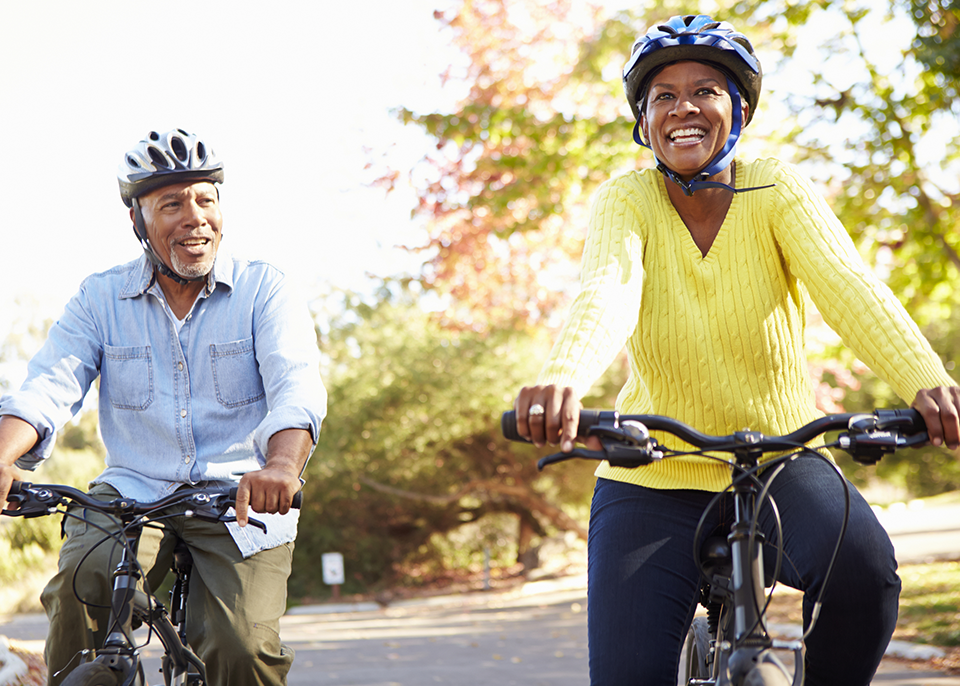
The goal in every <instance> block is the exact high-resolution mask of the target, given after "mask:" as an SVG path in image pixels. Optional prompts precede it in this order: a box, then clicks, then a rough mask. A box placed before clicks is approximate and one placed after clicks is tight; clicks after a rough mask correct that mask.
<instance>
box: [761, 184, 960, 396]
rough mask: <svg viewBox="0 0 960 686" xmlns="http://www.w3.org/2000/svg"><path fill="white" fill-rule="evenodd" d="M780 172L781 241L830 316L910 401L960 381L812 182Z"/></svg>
mask: <svg viewBox="0 0 960 686" xmlns="http://www.w3.org/2000/svg"><path fill="white" fill-rule="evenodd" d="M778 176H779V178H778V179H777V201H776V205H775V208H774V212H775V217H774V223H775V226H776V231H777V232H778V233H777V240H778V242H779V244H780V246H781V249H782V250H783V252H784V259H785V260H786V262H787V266H788V268H789V269H790V271H791V272H792V273H793V274H794V275H795V276H797V278H799V279H800V280H801V281H803V283H804V284H805V285H806V287H807V289H808V291H809V292H810V296H811V298H812V299H813V302H814V304H815V305H816V306H817V309H818V310H819V311H820V313H821V314H822V315H823V318H824V321H825V322H826V323H827V324H828V325H829V326H830V328H832V329H833V330H834V331H835V332H836V333H837V334H838V335H839V336H840V338H841V339H842V340H843V342H844V344H845V345H846V346H847V347H849V348H850V349H851V350H853V352H854V353H855V354H856V355H857V356H858V357H859V358H860V359H861V360H862V361H863V362H864V363H865V364H866V365H867V366H868V367H870V369H871V370H873V372H874V373H875V374H877V376H879V377H880V378H881V379H883V380H884V381H886V382H887V383H888V384H890V386H891V387H892V388H893V390H894V392H896V394H897V395H898V396H900V398H901V399H902V400H903V401H904V402H906V403H908V404H909V403H911V402H913V400H914V398H915V397H916V394H917V392H918V391H920V390H922V389H924V388H934V387H936V386H955V385H956V384H955V382H954V381H953V380H952V379H951V378H950V376H949V375H948V374H947V372H946V370H945V369H944V367H943V363H942V362H941V360H940V358H939V356H938V355H937V354H936V353H935V352H934V351H933V349H932V348H931V347H930V344H929V342H928V341H927V340H926V338H924V336H923V334H922V333H921V332H920V329H919V328H918V327H917V325H916V323H914V321H913V319H911V317H910V315H909V314H907V311H906V310H905V309H904V307H903V305H902V304H901V303H900V301H899V300H898V299H897V298H896V296H895V295H894V294H893V292H892V291H891V290H890V288H889V287H887V286H886V284H884V283H883V282H881V281H880V279H879V278H878V277H877V276H876V275H875V274H874V273H873V272H872V271H871V270H870V268H869V267H868V266H867V265H866V264H865V263H864V261H863V259H862V258H861V257H860V254H859V253H858V252H857V249H856V247H855V246H854V244H853V241H852V240H851V239H850V236H849V235H848V234H847V232H846V230H845V229H844V227H843V225H842V224H841V223H840V220H839V219H837V217H836V215H835V214H834V213H833V211H832V210H831V209H830V207H829V206H828V205H827V202H826V200H825V199H824V198H823V196H822V195H820V193H819V192H817V190H816V189H815V188H814V187H813V184H812V183H811V182H810V181H809V180H808V179H806V178H805V177H803V176H802V175H801V174H799V173H798V172H797V171H796V170H795V169H794V168H793V167H791V166H789V165H783V166H782V167H781V168H780V170H779V173H778Z"/></svg>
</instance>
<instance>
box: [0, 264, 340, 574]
mask: <svg viewBox="0 0 960 686" xmlns="http://www.w3.org/2000/svg"><path fill="white" fill-rule="evenodd" d="M319 368H320V351H319V349H318V347H317V339H316V333H315V330H314V327H313V322H312V319H311V318H310V316H309V312H308V310H307V307H306V304H305V303H304V302H303V301H301V299H300V298H298V297H296V296H295V294H294V293H293V292H292V289H291V288H290V287H289V286H288V285H287V284H286V282H285V280H284V276H283V274H282V273H281V272H280V271H278V270H277V269H275V268H274V267H272V266H270V265H269V264H266V263H265V262H244V261H237V260H234V259H232V258H231V257H229V256H227V255H225V254H223V253H221V254H220V255H219V256H218V257H217V260H216V263H215V265H214V269H213V271H212V272H211V274H210V277H209V278H208V281H207V284H206V288H205V289H204V291H203V292H202V293H201V295H200V296H199V297H198V298H197V300H196V302H195V303H194V305H193V308H192V310H191V311H190V313H189V314H188V315H187V316H186V318H185V319H184V320H183V322H182V325H181V324H179V323H178V322H177V320H176V318H175V317H174V315H173V312H172V311H171V310H170V308H169V306H168V305H167V303H166V300H165V298H164V295H163V292H162V290H161V289H160V286H159V284H157V282H156V280H155V278H154V274H153V268H152V267H151V266H150V264H149V263H148V262H147V260H146V258H145V257H141V258H140V259H138V260H135V261H133V262H130V263H128V264H125V265H122V266H119V267H115V268H113V269H111V270H109V271H106V272H103V273H100V274H95V275H93V276H90V277H88V278H87V279H86V280H84V282H83V283H82V284H81V286H80V291H79V292H78V293H77V294H76V295H75V296H74V297H73V299H71V300H70V302H69V303H68V304H67V306H66V309H65V311H64V313H63V315H62V317H61V318H60V320H59V321H57V323H56V324H54V326H53V327H52V329H51V330H50V334H49V336H48V339H47V341H46V343H45V344H44V346H43V348H41V350H40V352H38V353H37V355H36V356H35V357H34V358H33V359H32V360H31V361H30V365H29V367H28V375H27V379H26V381H24V383H23V385H22V386H21V388H20V390H19V391H17V392H14V393H11V394H8V395H6V396H4V397H3V398H0V414H10V415H15V416H17V417H19V418H21V419H23V420H25V421H26V422H28V423H29V424H31V425H32V426H33V427H34V428H35V429H36V430H37V432H38V434H39V435H40V440H39V441H38V442H37V444H36V445H35V446H34V447H33V449H31V451H30V452H29V453H28V454H27V455H25V456H23V457H22V458H20V460H19V461H18V462H17V465H18V466H19V467H21V468H25V469H35V468H36V466H37V464H39V462H40V461H41V460H43V459H45V458H47V457H49V455H50V453H51V451H52V450H53V445H54V440H55V437H56V431H57V429H59V428H60V427H61V426H63V424H64V423H66V422H67V421H68V420H69V419H70V418H71V417H72V416H73V415H74V414H76V412H77V411H78V410H79V409H80V406H81V404H82V401H83V398H84V396H85V395H86V394H87V391H88V390H89V389H90V386H91V384H93V383H94V381H95V380H96V379H97V378H98V377H99V379H100V388H99V419H100V433H101V435H102V437H103V442H104V444H105V446H106V448H107V458H106V469H105V470H104V472H103V473H102V474H100V476H98V477H97V478H96V479H95V480H94V481H93V483H108V484H110V485H112V486H113V487H114V488H116V489H117V490H118V491H119V492H120V493H122V494H123V495H124V496H126V497H129V498H134V499H137V500H156V499H158V498H161V497H163V496H165V495H168V494H169V493H171V492H173V491H174V490H176V489H177V488H180V487H182V486H183V485H185V484H188V485H199V484H203V485H206V484H207V483H210V482H213V483H223V484H235V483H237V482H239V480H240V477H241V476H242V475H243V474H245V473H247V472H250V471H253V470H257V469H259V468H260V467H261V466H262V465H263V464H264V463H265V459H264V456H265V455H266V453H267V441H268V440H269V439H270V437H271V436H272V435H273V434H275V433H276V432H278V431H280V430H282V429H289V428H299V429H307V430H309V431H310V433H311V435H312V436H313V441H314V444H316V441H317V437H318V436H319V434H320V424H321V422H322V420H323V417H324V415H325V414H326V391H325V389H324V387H323V383H322V381H321V379H320V371H319ZM254 516H255V517H256V518H257V519H260V520H262V521H264V522H265V523H266V524H267V534H266V535H264V534H263V532H262V531H261V530H260V529H259V528H256V527H252V526H247V527H245V528H241V527H239V526H237V525H236V524H228V525H227V526H228V528H229V530H230V533H231V535H232V536H233V538H234V540H235V541H236V542H237V545H238V547H239V548H240V550H241V552H242V553H243V555H244V556H245V557H248V556H250V555H252V554H254V553H255V552H257V551H259V550H265V549H268V548H272V547H275V546H277V545H280V544H282V543H287V542H290V541H292V540H293V539H294V538H295V537H296V530H297V519H298V513H297V511H296V510H292V511H291V513H290V514H288V515H284V516H281V515H254Z"/></svg>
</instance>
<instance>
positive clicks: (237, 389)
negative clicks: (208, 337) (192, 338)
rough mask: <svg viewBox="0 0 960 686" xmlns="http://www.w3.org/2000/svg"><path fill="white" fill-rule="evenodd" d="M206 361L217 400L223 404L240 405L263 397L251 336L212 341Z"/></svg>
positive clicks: (257, 400) (263, 392)
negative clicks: (209, 368)
mask: <svg viewBox="0 0 960 686" xmlns="http://www.w3.org/2000/svg"><path fill="white" fill-rule="evenodd" d="M210 360H211V363H212V364H213V385H214V387H215V388H216V391H217V401H218V402H219V403H220V404H221V405H223V406H224V407H242V406H243V405H249V404H251V403H255V402H259V401H260V400H263V399H264V398H265V397H266V395H267V394H266V392H265V391H264V390H263V380H262V379H261V378H260V367H259V366H258V365H257V357H256V355H255V354H254V351H253V338H252V337H251V338H244V339H243V340H240V341H232V342H230V343H214V344H212V345H211V346H210Z"/></svg>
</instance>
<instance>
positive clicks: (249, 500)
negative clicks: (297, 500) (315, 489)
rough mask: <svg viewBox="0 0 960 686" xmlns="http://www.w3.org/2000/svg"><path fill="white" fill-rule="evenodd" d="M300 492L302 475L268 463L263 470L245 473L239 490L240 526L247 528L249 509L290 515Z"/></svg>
mask: <svg viewBox="0 0 960 686" xmlns="http://www.w3.org/2000/svg"><path fill="white" fill-rule="evenodd" d="M299 490H300V472H297V473H296V474H292V473H291V472H289V471H287V470H284V469H280V468H271V467H270V465H269V464H268V465H267V466H265V467H264V468H263V469H261V470H260V471H257V472H249V473H247V474H244V475H243V478H242V479H240V486H239V487H238V488H237V507H236V510H237V523H238V524H239V525H240V526H246V525H247V521H248V519H249V517H248V515H247V510H248V508H249V509H252V510H253V511H254V512H261V513H270V514H272V513H275V512H279V513H280V514H286V513H287V512H289V511H290V504H291V503H292V502H293V496H295V495H296V494H297V491H299Z"/></svg>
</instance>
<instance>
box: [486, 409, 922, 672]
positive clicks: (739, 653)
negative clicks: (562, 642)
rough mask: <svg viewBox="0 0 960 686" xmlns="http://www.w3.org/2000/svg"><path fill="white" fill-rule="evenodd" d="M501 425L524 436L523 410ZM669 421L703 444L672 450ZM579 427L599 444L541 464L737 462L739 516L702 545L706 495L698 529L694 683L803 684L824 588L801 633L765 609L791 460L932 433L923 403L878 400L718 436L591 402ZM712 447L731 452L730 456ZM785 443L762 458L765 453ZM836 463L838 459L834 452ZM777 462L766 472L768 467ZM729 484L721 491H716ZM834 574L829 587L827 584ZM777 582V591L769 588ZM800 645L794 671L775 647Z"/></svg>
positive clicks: (674, 431) (863, 452)
mask: <svg viewBox="0 0 960 686" xmlns="http://www.w3.org/2000/svg"><path fill="white" fill-rule="evenodd" d="M502 430H503V434H504V436H505V437H506V438H508V439H510V440H515V441H525V440H526V439H524V438H523V437H521V436H520V435H519V434H518V433H517V425H516V415H515V414H514V412H513V411H510V412H505V413H504V414H503V418H502ZM651 430H654V431H664V432H666V433H669V434H671V435H673V436H675V437H676V438H679V439H681V440H683V441H685V442H686V443H688V444H690V445H692V446H695V447H696V448H697V450H695V451H679V450H671V449H669V448H667V447H665V446H662V445H661V444H660V443H659V442H658V441H657V440H656V439H655V438H654V437H652V436H651V435H650V431H651ZM830 432H839V433H838V434H837V436H836V438H834V439H833V440H830V441H826V442H824V443H823V444H821V445H820V446H815V447H811V446H809V444H810V443H811V442H812V441H815V440H817V439H818V438H819V437H821V436H822V435H824V434H826V433H830ZM578 433H579V435H580V437H581V438H583V437H587V436H596V437H598V438H599V439H600V443H601V445H602V449H601V450H596V451H594V450H587V449H585V448H575V449H574V450H573V451H571V452H569V453H556V454H553V455H549V456H547V457H544V458H543V459H541V460H540V461H539V462H538V465H537V466H538V467H539V468H540V469H541V470H542V469H543V468H544V467H546V466H547V465H549V464H553V463H555V462H561V461H563V460H569V459H574V458H580V459H588V460H607V461H608V462H609V463H610V464H611V465H614V466H619V467H627V468H635V467H641V466H644V465H648V464H652V463H653V462H657V461H659V460H663V459H669V458H671V457H675V456H682V455H703V456H705V457H708V458H711V459H716V460H720V461H722V462H724V463H727V464H729V465H730V466H731V470H732V474H733V478H732V480H731V485H730V486H729V488H728V492H729V493H730V494H731V495H732V497H733V499H734V513H735V516H734V521H733V523H732V524H731V526H730V530H729V533H728V534H727V535H720V536H711V537H709V538H707V539H706V541H705V542H704V543H703V544H702V545H699V546H698V545H697V544H696V541H699V540H701V538H702V533H703V532H702V527H703V526H704V520H705V518H706V514H707V512H708V511H710V510H711V509H713V506H714V505H715V503H716V501H714V503H711V504H710V505H708V507H707V510H706V511H705V513H704V516H703V517H702V518H701V520H700V525H699V526H698V529H697V532H696V535H695V536H694V541H695V543H694V551H693V553H694V559H695V561H696V562H697V566H698V567H699V569H700V570H701V577H702V583H701V593H700V603H701V604H702V605H703V606H704V608H706V611H707V612H706V617H702V616H698V617H696V618H694V621H693V624H692V625H691V627H690V630H689V632H688V634H687V639H686V661H685V663H684V665H683V667H684V679H685V680H684V682H683V683H685V684H687V686H802V684H803V679H804V674H803V655H804V645H803V640H804V638H805V637H806V636H807V635H809V633H810V631H811V630H812V629H813V625H814V624H815V623H816V618H817V615H818V610H819V607H820V600H822V597H823V589H821V591H820V598H819V599H818V601H817V603H816V604H815V605H814V608H815V609H814V613H813V619H812V620H811V622H810V626H809V627H808V628H807V630H806V633H805V634H804V636H803V637H801V639H800V640H797V641H781V640H776V639H774V638H772V637H771V636H770V634H769V632H768V631H767V627H766V622H765V615H766V610H767V607H768V605H769V602H770V599H771V597H772V589H773V586H774V585H775V581H774V580H775V579H776V578H777V577H778V576H779V571H780V566H781V562H782V555H783V550H782V547H780V542H781V541H782V540H783V536H782V532H780V531H779V527H780V523H779V515H778V514H776V513H777V511H776V506H775V503H773V500H772V498H770V497H769V493H768V489H769V484H770V483H771V482H772V481H773V479H775V478H776V475H777V472H778V470H779V469H781V468H782V467H783V466H784V465H785V464H786V462H787V461H788V460H792V459H794V458H796V457H797V456H798V455H801V454H806V455H811V456H814V457H817V458H819V459H822V460H826V461H828V462H830V461H829V459H828V458H827V457H825V456H824V455H823V454H822V453H821V452H818V449H823V448H839V449H841V450H843V451H845V452H847V453H849V454H850V455H851V456H852V457H853V458H854V459H855V460H857V461H858V462H861V463H863V464H876V463H877V462H878V461H879V460H880V459H881V458H882V457H883V455H884V454H887V453H891V452H894V451H895V450H900V449H902V448H908V447H918V446H920V445H923V444H925V443H926V442H927V433H926V425H925V424H924V422H923V419H922V417H921V416H920V413H919V412H917V411H916V410H875V411H874V412H872V413H870V414H857V413H854V414H834V415H828V416H826V417H822V418H820V419H817V420H814V421H813V422H810V423H809V424H806V425H804V426H802V427H800V428H799V429H797V430H796V431H794V432H793V433H790V434H788V435H786V436H764V435H763V434H761V433H759V432H756V431H749V430H744V431H738V432H736V433H734V434H731V435H729V436H710V435H707V434H703V433H701V432H699V431H697V430H695V429H693V428H692V427H690V426H688V425H686V424H684V423H682V422H679V421H677V420H675V419H671V418H669V417H662V416H659V415H620V414H619V413H618V412H613V411H598V410H583V411H581V413H580V424H579V429H578ZM708 451H709V452H710V453H725V454H728V455H732V456H733V460H732V461H731V460H729V459H727V458H724V457H720V456H717V455H711V454H708ZM770 453H780V455H778V456H776V457H774V458H771V459H769V460H767V461H765V462H763V464H760V458H761V457H762V456H764V455H766V454H770ZM830 464H831V465H832V464H833V463H832V462H830ZM761 469H762V470H773V471H772V473H771V475H770V477H769V478H768V479H766V485H764V483H763V482H761V481H760V479H759V478H758V474H759V472H760V470H761ZM836 472H837V477H838V478H839V479H840V482H841V483H842V484H843V487H844V493H845V499H846V502H845V515H844V520H843V522H842V526H841V529H840V533H839V536H838V538H837V543H836V546H835V547H834V550H833V556H832V558H831V561H830V566H829V568H828V570H827V573H826V579H829V577H830V574H831V571H832V569H833V564H834V561H835V560H836V557H837V553H838V552H839V550H840V546H841V544H842V543H843V537H844V534H845V532H846V526H847V517H848V516H849V508H850V494H849V489H848V487H847V482H846V480H845V479H844V478H843V475H842V474H841V473H840V470H839V469H837V470H836ZM723 495H724V494H723V493H720V494H718V495H717V499H719V498H720V497H722V496H723ZM765 502H769V503H771V506H772V508H773V512H774V514H775V515H776V519H777V528H778V541H777V542H776V543H777V547H776V550H777V559H776V564H775V566H774V571H773V574H772V575H771V576H770V578H766V577H765V572H764V570H765V567H764V563H763V545H764V543H765V542H766V541H765V540H764V536H763V534H762V533H761V532H760V531H758V524H757V518H758V513H759V509H760V506H761V505H762V504H764V503H765ZM826 585H827V584H826V582H825V583H824V588H826ZM768 587H769V588H770V589H771V591H770V594H768V593H767V592H766V590H765V589H766V588H768ZM778 650H779V651H788V652H792V653H793V656H794V660H793V662H794V665H793V671H792V674H791V672H790V670H788V669H787V668H786V666H785V665H784V664H783V662H782V661H781V660H780V659H779V658H778V657H777V655H776V654H775V652H774V651H778Z"/></svg>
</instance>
